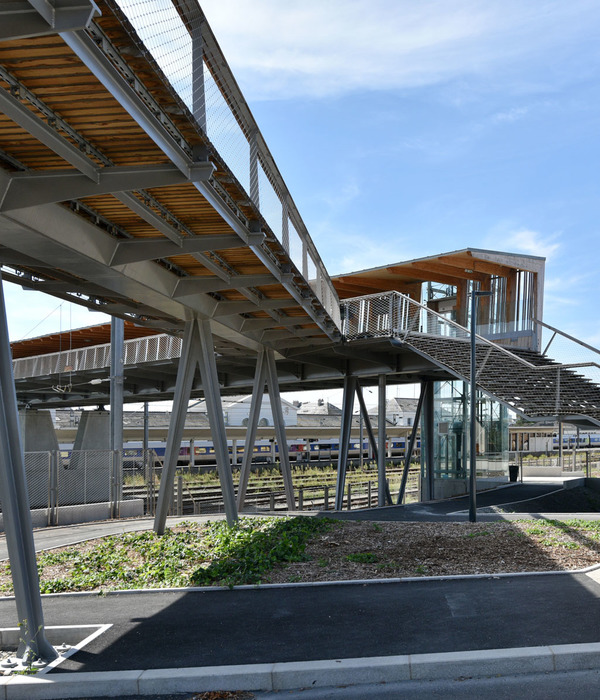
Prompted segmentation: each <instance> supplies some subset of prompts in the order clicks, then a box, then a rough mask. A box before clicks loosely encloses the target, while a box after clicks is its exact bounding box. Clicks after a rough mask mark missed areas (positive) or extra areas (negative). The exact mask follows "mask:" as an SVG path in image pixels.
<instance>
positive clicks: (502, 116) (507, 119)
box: [492, 107, 529, 124]
mask: <svg viewBox="0 0 600 700" xmlns="http://www.w3.org/2000/svg"><path fill="white" fill-rule="evenodd" d="M528 111H529V109H527V108H526V107H513V108H512V109H508V110H506V111H505V112H497V113H496V114H494V115H493V116H492V122H493V123H494V124H512V123H513V122H516V121H519V119H523V117H524V116H525V115H526V114H527V112H528Z"/></svg>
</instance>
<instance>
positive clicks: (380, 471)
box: [377, 374, 386, 506]
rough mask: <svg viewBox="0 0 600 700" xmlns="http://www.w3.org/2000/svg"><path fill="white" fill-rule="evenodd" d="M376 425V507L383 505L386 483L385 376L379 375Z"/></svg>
mask: <svg viewBox="0 0 600 700" xmlns="http://www.w3.org/2000/svg"><path fill="white" fill-rule="evenodd" d="M377 403H378V409H377V416H378V417H377V425H378V426H379V433H378V438H379V449H378V454H377V505H378V506H384V505H385V497H386V481H385V458H386V451H385V426H386V410H385V406H386V376H385V374H380V375H379V396H378V397H377Z"/></svg>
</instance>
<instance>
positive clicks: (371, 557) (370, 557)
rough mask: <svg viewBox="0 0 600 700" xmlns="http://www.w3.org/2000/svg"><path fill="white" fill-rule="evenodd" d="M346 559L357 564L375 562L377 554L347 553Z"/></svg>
mask: <svg viewBox="0 0 600 700" xmlns="http://www.w3.org/2000/svg"><path fill="white" fill-rule="evenodd" d="M346 559H347V560H348V561H353V562H356V563H357V564H375V563H376V562H377V555H376V554H373V552H356V553H355V554H348V556H347V557H346Z"/></svg>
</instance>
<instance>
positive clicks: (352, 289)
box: [332, 248, 543, 299]
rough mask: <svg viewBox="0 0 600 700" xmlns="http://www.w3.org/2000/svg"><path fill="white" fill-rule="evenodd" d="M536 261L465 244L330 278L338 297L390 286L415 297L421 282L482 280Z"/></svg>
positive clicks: (538, 260) (531, 267) (537, 263)
mask: <svg viewBox="0 0 600 700" xmlns="http://www.w3.org/2000/svg"><path fill="white" fill-rule="evenodd" d="M540 265H541V266H543V258H538V257H536V256H522V255H513V254H510V253H496V252H494V251H480V250H476V249H469V248H467V249H465V250H459V251H453V252H451V253H444V254H441V255H433V256H430V257H426V258H419V259H417V260H409V261H407V262H399V263H394V264H391V265H384V266H383V267H377V268H371V269H369V270H361V271H359V272H351V273H349V274H344V275H337V276H336V277H333V278H332V281H333V285H334V287H335V289H336V291H337V293H338V295H339V297H340V299H349V298H352V297H356V296H362V295H365V294H376V293H377V292H384V291H392V290H395V291H398V292H402V293H405V294H409V295H411V296H416V297H419V296H420V289H421V284H422V283H423V282H437V283H439V284H449V285H454V286H457V285H459V284H460V283H461V282H464V281H465V280H477V281H485V280H486V279H487V278H489V277H490V276H492V275H494V276H498V277H506V276H507V275H508V274H509V273H510V272H511V271H512V272H514V271H515V270H537V269H538V268H539V267H540Z"/></svg>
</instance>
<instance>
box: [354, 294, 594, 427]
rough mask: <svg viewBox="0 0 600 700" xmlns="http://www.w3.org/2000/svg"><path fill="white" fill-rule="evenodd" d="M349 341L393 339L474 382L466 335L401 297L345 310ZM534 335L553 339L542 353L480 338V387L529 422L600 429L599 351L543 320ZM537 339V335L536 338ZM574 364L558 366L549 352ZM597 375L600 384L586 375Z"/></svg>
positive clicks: (376, 298)
mask: <svg viewBox="0 0 600 700" xmlns="http://www.w3.org/2000/svg"><path fill="white" fill-rule="evenodd" d="M342 318H343V319H344V326H343V333H344V336H345V339H346V341H352V340H359V339H364V338H370V337H380V338H381V337H389V338H391V339H392V342H393V343H394V344H398V345H402V346H408V347H410V348H411V349H412V350H414V351H415V352H417V353H418V354H419V355H421V356H422V357H425V358H426V359H428V360H429V361H431V362H433V363H434V364H436V365H438V366H439V367H441V368H443V369H445V370H447V371H448V372H449V373H450V374H453V375H454V376H455V377H456V378H457V379H461V380H463V381H467V382H470V381H471V333H470V331H469V329H467V328H465V327H463V326H461V325H459V324H458V323H455V322H454V321H451V320H449V319H448V318H446V317H444V316H441V315H440V314H438V313H436V312H435V311H432V310H431V309H429V308H428V307H426V306H423V305H422V304H419V303H418V302H416V301H414V300H413V299H410V298H409V297H407V296H405V295H403V294H400V293H399V292H387V293H385V294H377V295H368V296H364V297H356V298H354V299H348V300H346V301H344V302H343V304H342ZM532 328H535V330H536V332H537V333H538V334H540V337H541V333H542V332H544V333H548V332H550V333H553V335H552V337H551V339H550V342H549V343H548V345H547V347H546V348H545V352H544V353H539V352H536V351H534V350H525V349H518V348H513V347H511V348H510V350H509V349H508V348H506V347H504V346H502V345H498V344H496V343H493V342H491V341H490V340H487V339H486V338H483V337H481V336H479V335H478V336H477V339H476V350H475V355H476V371H477V376H476V381H477V385H478V387H479V388H480V389H481V390H482V391H484V392H485V393H486V394H489V395H490V396H491V397H492V398H494V399H496V400H497V401H500V402H501V403H503V404H505V405H506V406H508V407H509V408H511V409H512V410H514V411H516V412H517V413H519V414H521V415H522V416H524V417H526V418H529V419H531V420H542V419H550V420H562V421H564V422H567V423H573V424H576V425H580V426H582V427H590V426H593V427H596V426H600V351H599V350H597V349H596V348H594V347H592V346H590V345H587V344H586V343H583V342H582V341H580V340H577V339H576V338H573V337H572V336H569V335H567V334H565V333H562V332H561V331H559V330H558V329H556V328H553V327H551V326H548V325H547V324H545V323H542V322H541V321H531V322H530V325H529V330H528V331H527V332H528V333H529V338H530V339H531V340H530V341H529V342H531V344H532V345H533V344H535V343H536V341H535V340H534V334H533V332H532V330H531V329H532ZM535 337H536V338H537V336H535ZM552 344H554V345H553V351H556V352H558V354H559V355H561V356H563V357H566V358H569V363H568V364H560V363H559V362H557V361H555V360H552V359H551V358H549V357H547V355H546V354H545V353H546V352H547V351H548V349H549V347H550V345H552ZM583 371H585V374H586V375H591V376H594V378H596V379H597V383H596V382H594V381H592V380H591V379H590V378H589V376H585V375H584V374H583Z"/></svg>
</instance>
